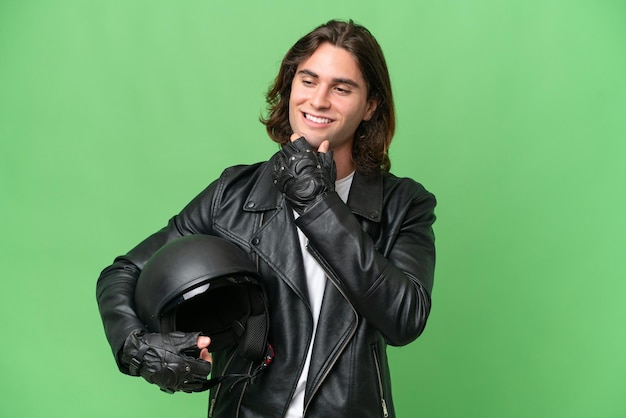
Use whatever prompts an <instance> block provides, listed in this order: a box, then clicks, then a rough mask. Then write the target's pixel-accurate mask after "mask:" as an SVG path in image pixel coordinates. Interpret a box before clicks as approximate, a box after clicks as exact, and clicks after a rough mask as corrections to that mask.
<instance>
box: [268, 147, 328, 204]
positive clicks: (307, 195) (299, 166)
mask: <svg viewBox="0 0 626 418" xmlns="http://www.w3.org/2000/svg"><path fill="white" fill-rule="evenodd" d="M274 161H275V166H274V184H276V187H278V190H280V192H281V193H283V194H284V195H285V198H286V199H287V200H288V201H289V202H290V203H291V206H292V207H293V209H294V210H295V211H296V212H298V214H302V213H303V212H304V211H306V209H307V208H309V207H311V206H313V204H314V203H316V202H317V201H318V200H321V199H322V198H323V197H324V196H325V195H326V194H327V193H329V192H332V191H334V190H335V178H336V176H337V173H336V169H335V162H334V161H333V153H332V151H329V152H326V153H324V152H316V151H315V150H313V148H311V146H310V145H309V143H308V142H306V139H304V137H301V138H298V139H296V140H295V141H292V142H290V143H288V144H286V145H284V146H283V147H282V149H281V150H280V151H279V152H278V154H277V156H276V159H275V160H274Z"/></svg>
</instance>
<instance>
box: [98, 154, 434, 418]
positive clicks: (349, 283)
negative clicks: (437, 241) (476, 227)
mask: <svg viewBox="0 0 626 418" xmlns="http://www.w3.org/2000/svg"><path fill="white" fill-rule="evenodd" d="M276 158H277V157H276V156H274V157H273V158H272V159H271V160H270V161H269V162H266V163H259V164H255V165H250V166H236V167H231V168H229V169H227V170H225V171H224V173H223V174H222V176H221V177H220V178H219V179H218V180H216V181H215V182H213V183H212V184H211V185H209V186H208V187H207V188H206V189H205V190H204V191H203V192H202V193H200V194H199V195H198V196H197V197H196V198H195V199H194V200H193V201H192V202H191V203H189V205H187V206H186V207H185V208H184V209H183V210H182V211H181V212H180V213H179V214H178V215H177V216H175V217H174V218H172V219H171V220H170V222H169V223H168V225H167V226H166V227H165V228H163V229H162V230H161V231H159V232H157V233H155V234H154V235H152V236H151V237H149V238H147V239H146V240H145V241H143V242H142V243H141V244H139V245H138V246H137V247H135V248H134V249H133V250H131V251H130V252H129V253H128V254H127V255H125V256H122V257H118V258H117V259H116V260H115V262H114V263H113V264H112V265H111V266H109V267H107V268H106V269H105V270H104V271H103V272H102V274H101V276H100V279H99V281H98V285H97V297H98V303H99V307H100V313H101V316H102V319H103V323H104V327H105V331H106V335H107V338H108V339H109V342H110V344H111V347H112V349H113V352H114V354H115V355H116V356H118V353H119V350H120V348H121V346H122V344H123V341H124V340H125V338H126V337H127V336H128V334H129V333H130V331H132V330H133V329H136V328H141V327H142V325H141V323H140V322H139V321H138V320H137V318H136V316H135V315H134V313H133V310H132V303H131V300H132V291H133V288H134V283H135V280H136V276H137V275H138V273H139V271H140V270H141V268H142V267H143V265H144V263H145V261H146V260H147V259H148V258H149V256H150V255H151V254H152V253H153V252H154V251H156V250H157V249H158V248H159V247H160V246H162V245H163V244H164V243H166V242H167V241H169V240H171V239H173V238H176V237H178V236H181V235H188V234H213V235H217V236H221V237H224V238H227V239H229V240H230V241H231V242H234V243H235V244H236V245H238V246H240V247H241V248H242V249H244V250H245V251H246V252H247V254H248V255H249V256H250V258H251V260H253V262H254V263H255V265H256V266H257V269H258V271H259V274H260V276H261V277H262V280H263V282H264V286H265V289H266V292H267V295H268V305H269V314H270V335H269V340H270V341H272V344H273V348H274V351H275V355H276V357H275V359H274V361H273V363H272V365H271V366H270V367H268V368H267V370H265V372H264V373H263V374H262V375H260V376H259V378H258V379H257V381H256V383H255V384H248V383H246V384H242V385H239V386H237V387H233V388H232V389H231V388H230V387H229V386H228V385H226V386H224V385H220V386H218V387H216V388H214V389H212V390H211V395H210V399H211V400H210V410H209V412H210V416H213V417H218V418H221V417H233V416H239V417H242V418H246V417H278V416H284V414H285V412H286V410H287V407H288V404H289V402H290V399H291V396H292V394H293V391H294V389H295V385H296V382H297V380H298V375H299V373H300V371H301V370H302V367H303V364H304V360H305V357H306V352H307V349H308V344H309V342H310V341H311V338H312V332H313V319H312V316H311V311H310V308H309V301H308V296H307V286H306V278H305V275H304V265H303V261H302V256H301V254H300V252H299V250H298V248H299V244H298V237H297V230H296V224H297V225H298V227H300V228H301V229H302V231H303V232H304V233H305V235H306V236H307V238H308V240H309V248H310V251H311V252H312V254H313V255H314V257H315V258H316V259H317V260H318V261H319V262H320V263H321V265H322V266H323V267H324V269H325V270H326V272H327V275H328V278H329V280H328V281H327V283H326V292H325V294H324V301H323V305H322V308H321V312H320V318H319V327H318V331H317V334H316V337H315V344H314V347H313V354H312V359H311V366H310V370H309V375H308V376H309V379H308V382H307V388H306V394H305V408H306V410H305V416H306V417H328V416H341V417H359V418H364V417H365V418H368V417H380V416H383V412H384V410H386V411H387V412H388V416H390V417H394V416H395V413H394V408H393V400H392V397H391V381H390V377H389V366H388V363H387V359H386V346H387V345H404V344H408V343H409V342H411V341H413V340H414V339H416V338H417V337H418V336H419V335H420V334H421V333H422V331H423V329H424V327H425V325H426V322H427V318H428V315H429V312H430V306H431V298H430V293H431V290H432V286H433V276H434V266H435V249H434V235H433V231H432V224H433V222H434V221H435V215H434V208H435V205H436V201H435V198H434V196H433V195H432V194H430V193H429V192H428V191H426V190H425V189H424V188H423V187H422V186H421V185H420V184H419V183H416V182H415V181H413V180H410V179H403V178H397V177H395V176H393V175H392V174H389V173H381V174H380V175H377V176H375V177H365V176H363V175H361V174H360V173H359V172H357V173H355V176H354V179H353V183H352V187H351V190H350V195H349V198H348V202H347V204H344V203H343V202H342V201H341V199H340V198H339V197H338V195H337V194H336V193H335V192H330V193H327V194H326V195H325V196H324V197H323V198H322V199H321V200H320V201H319V202H317V203H316V204H315V205H314V206H312V207H310V208H309V209H308V210H307V211H306V212H304V213H303V214H302V215H301V216H300V217H299V218H298V219H297V221H294V218H293V213H292V211H291V208H290V207H289V206H288V205H286V202H285V199H284V196H283V195H282V194H281V193H280V192H279V191H278V190H277V188H276V187H275V185H274V182H273V171H274V167H275V165H276ZM213 358H214V362H213V377H215V376H219V375H221V374H228V373H242V374H246V373H250V371H251V367H252V364H251V363H250V362H247V361H245V360H244V359H243V358H241V356H238V355H237V353H236V351H235V350H234V349H230V350H224V351H222V352H219V353H216V354H215V355H214V357H213ZM118 365H119V362H118ZM377 365H378V367H377ZM120 369H121V370H122V371H126V370H125V368H124V366H123V365H120ZM126 372H127V371H126ZM383 406H384V408H383Z"/></svg>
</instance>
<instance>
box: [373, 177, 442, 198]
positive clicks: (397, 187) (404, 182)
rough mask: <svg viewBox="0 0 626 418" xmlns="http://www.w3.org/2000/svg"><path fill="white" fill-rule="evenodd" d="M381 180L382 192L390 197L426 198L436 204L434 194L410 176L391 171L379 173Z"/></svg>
mask: <svg viewBox="0 0 626 418" xmlns="http://www.w3.org/2000/svg"><path fill="white" fill-rule="evenodd" d="M381 176H382V181H383V193H384V194H385V195H386V196H388V197H391V198H396V199H397V198H400V197H404V199H408V200H415V199H417V200H427V201H432V202H433V206H434V205H435V204H436V199H435V195H434V194H433V193H431V192H430V191H428V190H427V189H426V188H425V187H424V186H423V185H422V183H420V182H418V181H416V180H414V179H412V178H410V177H398V176H396V175H395V174H393V173H390V172H384V173H381Z"/></svg>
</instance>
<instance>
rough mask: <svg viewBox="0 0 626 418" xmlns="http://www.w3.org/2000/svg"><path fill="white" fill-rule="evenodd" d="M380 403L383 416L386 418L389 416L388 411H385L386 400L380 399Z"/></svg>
mask: <svg viewBox="0 0 626 418" xmlns="http://www.w3.org/2000/svg"><path fill="white" fill-rule="evenodd" d="M380 403H381V404H382V405H383V417H385V418H387V417H388V416H389V411H387V402H385V400H384V399H382V400H381V401H380Z"/></svg>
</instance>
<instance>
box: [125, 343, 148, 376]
mask: <svg viewBox="0 0 626 418" xmlns="http://www.w3.org/2000/svg"><path fill="white" fill-rule="evenodd" d="M149 348H150V346H148V345H146V344H142V345H141V346H139V350H138V351H137V354H136V355H135V356H134V357H133V358H132V359H130V365H129V366H128V373H129V374H130V375H131V376H139V369H140V368H141V363H142V362H143V356H144V354H146V351H148V349H149Z"/></svg>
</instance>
